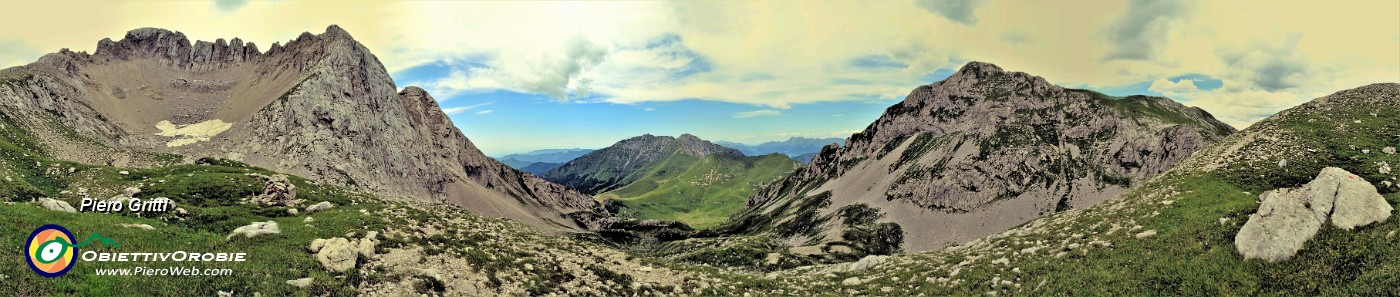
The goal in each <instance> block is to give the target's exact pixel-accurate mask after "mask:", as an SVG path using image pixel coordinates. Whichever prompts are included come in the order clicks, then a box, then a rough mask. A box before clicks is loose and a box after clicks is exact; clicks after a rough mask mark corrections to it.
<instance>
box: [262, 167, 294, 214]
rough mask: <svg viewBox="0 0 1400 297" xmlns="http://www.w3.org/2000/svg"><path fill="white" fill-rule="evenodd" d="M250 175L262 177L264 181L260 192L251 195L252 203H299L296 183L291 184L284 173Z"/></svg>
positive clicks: (273, 204) (286, 204) (275, 204)
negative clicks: (253, 195) (256, 194)
mask: <svg viewBox="0 0 1400 297" xmlns="http://www.w3.org/2000/svg"><path fill="white" fill-rule="evenodd" d="M250 175H251V176H254V177H258V178H262V179H263V180H264V181H266V183H265V184H264V185H263V191H262V193H260V194H258V196H256V197H253V201H252V202H253V203H256V204H258V205H266V206H291V207H295V206H297V204H301V200H297V185H295V184H292V181H291V180H288V179H287V176H286V175H284V174H276V175H272V176H266V175H262V174H256V173H254V174H250Z"/></svg>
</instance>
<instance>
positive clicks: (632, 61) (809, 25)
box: [0, 0, 1400, 155]
mask: <svg viewBox="0 0 1400 297" xmlns="http://www.w3.org/2000/svg"><path fill="white" fill-rule="evenodd" d="M0 11H6V12H9V13H6V16H5V17H4V18H0V67H10V66H17V65H23V64H27V63H30V62H33V61H35V60H37V59H38V58H39V57H40V56H42V55H43V54H45V53H50V52H55V51H58V49H60V48H69V49H72V50H74V51H88V52H92V51H93V50H94V49H95V48H96V44H97V41H98V40H101V39H102V38H112V39H114V40H115V39H120V38H121V37H122V36H123V35H124V34H125V32H126V31H128V30H131V29H135V28H140V27H159V28H166V29H171V30H176V31H181V32H183V33H185V34H186V35H187V36H189V37H190V38H191V39H198V40H214V39H217V38H225V39H230V38H232V37H240V38H242V39H243V40H245V41H253V42H255V43H257V44H259V45H261V48H268V47H267V46H268V45H270V44H272V43H273V42H279V41H280V42H283V43H285V42H286V41H288V40H291V39H294V38H295V37H296V36H297V35H299V34H300V33H301V32H312V33H321V32H323V31H324V30H325V28H326V26H328V25H330V24H338V25H340V26H341V27H342V28H344V29H345V30H347V31H349V32H350V34H351V35H352V36H354V38H355V39H356V40H358V41H360V42H361V43H363V44H364V45H365V46H366V47H368V48H369V49H370V50H371V51H372V52H373V53H375V55H376V56H377V57H378V58H379V60H380V61H381V62H382V63H383V64H384V65H385V67H386V68H387V70H388V71H389V72H390V74H391V76H393V78H394V79H395V82H396V83H397V84H398V86H399V87H400V88H402V87H405V86H409V85H417V86H420V87H423V88H424V89H427V90H428V91H429V93H430V94H431V95H432V96H433V97H434V98H436V99H437V100H438V101H439V102H440V104H441V105H442V106H443V108H444V111H445V112H447V113H448V114H449V115H450V116H451V118H452V119H453V122H454V123H455V124H456V125H457V126H458V127H460V128H461V129H462V130H463V132H464V133H466V135H467V136H468V137H469V138H470V139H471V140H472V141H473V143H475V144H477V146H478V147H480V148H481V149H482V150H483V151H485V152H486V153H487V154H489V155H503V154H508V153H516V152H524V151H529V150H535V149H546V148H574V147H583V148H598V147H604V146H607V145H609V144H611V143H613V142H616V141H618V140H621V139H624V138H628V137H631V136H636V135H641V134H644V133H650V134H655V135H678V134H681V133H691V134H695V135H697V136H700V137H701V138H705V139H710V140H728V141H735V142H742V143H759V142H764V141H773V140H782V139H787V138H789V137H794V136H804V137H845V136H849V135H850V134H851V133H854V132H857V131H859V130H862V129H864V128H865V127H866V126H867V125H869V123H871V122H872V121H874V120H875V119H876V118H877V117H878V116H879V114H880V113H881V112H882V111H883V110H884V108H885V107H888V106H889V105H891V104H894V103H896V102H898V101H900V100H902V99H903V97H904V96H905V95H907V94H908V92H909V91H910V90H912V89H914V88H915V87H917V86H919V85H924V84H929V83H933V82H936V81H938V80H940V79H942V78H944V77H947V76H948V75H949V74H950V73H952V72H953V71H956V70H957V69H958V68H959V67H960V66H961V65H963V64H964V63H967V62H968V61H983V62H989V63H993V64H997V65H999V66H1001V67H1002V68H1003V69H1006V70H1011V71H1022V72H1027V73H1031V74H1034V75H1038V76H1041V77H1044V78H1046V79H1047V80H1048V81H1050V82H1052V83H1055V84H1059V85H1063V86H1067V87H1075V88H1087V89H1093V90H1098V91H1100V92H1104V93H1107V94H1110V95H1132V94H1143V95H1158V96H1167V97H1170V98H1172V99H1175V100H1177V101H1180V102H1182V103H1184V104H1187V105H1191V106H1197V107H1201V108H1204V109H1205V110H1207V111H1209V112H1210V113H1212V114H1213V115H1215V116H1216V117H1217V118H1218V119H1220V120H1221V121H1224V122H1226V123H1228V124H1231V125H1234V126H1235V127H1237V128H1245V127H1247V126H1248V125H1250V124H1251V123H1254V122H1255V121H1258V120H1259V119H1262V118H1265V117H1268V116H1269V115H1272V114H1274V113H1275V112H1277V111H1279V110H1282V109H1285V108H1288V107H1291V106H1294V105H1297V104H1300V103H1302V102H1306V101H1307V100H1311V99H1312V98H1316V97H1320V96H1323V95H1326V94H1330V93H1332V92H1336V91H1339V90H1343V89H1348V88H1354V87H1358V86H1362V85H1366V84H1371V83H1378V82H1396V81H1400V1H1394V0H1381V1H1346V2H1327V1H1176V0H1171V1H1146V0H1126V1H1124V0H1054V1H1009V0H970V1H967V0H964V1H925V0H914V1H684V2H662V1H645V2H627V1H606V2H602V1H595V2H503V1H501V2H474V1H461V2H456V1H424V2H358V1H213V2H200V1H179V2H176V1H144V2H142V1H136V2H121V1H91V2H68V1H35V2H25V1H0ZM24 11H29V12H32V13H15V12H24ZM58 11H61V13H60V12H58Z"/></svg>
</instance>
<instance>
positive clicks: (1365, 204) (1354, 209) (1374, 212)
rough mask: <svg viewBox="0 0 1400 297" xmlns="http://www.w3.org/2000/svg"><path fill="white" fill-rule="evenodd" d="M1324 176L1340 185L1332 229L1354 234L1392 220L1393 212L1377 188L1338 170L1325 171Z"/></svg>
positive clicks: (1328, 169)
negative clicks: (1351, 231) (1334, 227)
mask: <svg viewBox="0 0 1400 297" xmlns="http://www.w3.org/2000/svg"><path fill="white" fill-rule="evenodd" d="M1329 171H1330V173H1329ZM1322 174H1324V175H1326V174H1331V175H1334V176H1336V179H1337V180H1338V181H1339V182H1338V183H1337V192H1336V193H1337V194H1336V195H1337V201H1336V202H1335V203H1333V209H1332V225H1333V226H1337V228H1342V229H1346V230H1351V229H1355V228H1356V227H1361V226H1366V225H1370V224H1371V223H1375V222H1380V221H1384V220H1385V219H1388V218H1390V212H1391V211H1392V210H1394V208H1393V207H1391V206H1390V203H1389V202H1386V201H1385V197H1381V194H1380V193H1378V192H1376V186H1374V185H1371V183H1369V182H1366V180H1364V179H1361V177H1359V176H1356V175H1353V174H1351V173H1350V172H1346V171H1345V170H1341V169H1338V168H1327V169H1323V170H1322Z"/></svg>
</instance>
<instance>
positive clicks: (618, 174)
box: [544, 134, 744, 195]
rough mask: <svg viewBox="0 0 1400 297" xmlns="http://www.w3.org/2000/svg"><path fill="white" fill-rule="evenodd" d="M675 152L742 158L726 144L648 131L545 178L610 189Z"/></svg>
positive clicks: (579, 186)
mask: <svg viewBox="0 0 1400 297" xmlns="http://www.w3.org/2000/svg"><path fill="white" fill-rule="evenodd" d="M674 153H682V154H687V155H690V156H695V157H704V156H709V155H727V156H733V157H743V156H744V154H743V153H741V152H739V150H736V149H732V148H727V147H723V146H720V145H717V144H714V143H711V142H709V141H705V140H703V139H700V138H699V137H695V135H690V134H681V136H680V137H670V136H653V135H651V134H646V135H642V136H637V137H633V138H628V139H624V140H622V141H619V142H617V143H616V144H613V145H612V146H609V147H606V148H603V149H600V150H596V151H593V152H591V153H588V154H587V155H583V156H582V157H578V158H577V159H573V160H571V161H569V162H568V163H564V165H560V166H559V167H557V168H554V169H552V170H550V171H548V172H545V174H544V178H545V179H547V180H549V181H553V182H556V183H559V184H562V185H565V186H568V187H570V188H574V189H578V190H579V191H583V192H584V193H588V194H594V195H596V194H598V193H603V192H607V191H609V190H612V189H616V188H618V187H622V186H625V185H627V184H628V183H631V182H633V181H635V180H636V178H638V176H636V175H633V174H632V173H633V172H636V171H637V170H639V169H642V168H644V167H646V166H647V165H650V164H652V163H654V162H657V161H661V160H664V159H666V157H669V156H671V154H674Z"/></svg>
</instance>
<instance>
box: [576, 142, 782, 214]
mask: <svg viewBox="0 0 1400 297" xmlns="http://www.w3.org/2000/svg"><path fill="white" fill-rule="evenodd" d="M798 165H799V164H798V163H797V162H795V161H792V160H791V159H789V158H787V157H786V156H783V155H779V154H769V155H764V156H758V157H743V158H733V157H727V156H715V155H711V156H707V157H704V158H696V157H694V156H690V155H686V154H682V153H674V154H672V155H671V156H670V157H667V158H666V159H664V160H662V161H661V162H657V163H655V164H653V165H650V166H648V167H647V168H644V169H642V170H638V171H637V172H634V173H633V175H636V176H633V177H629V179H634V180H635V181H634V182H632V183H629V184H627V185H626V186H624V187H622V188H618V189H616V190H613V191H609V192H607V193H604V194H602V195H600V196H601V197H604V198H608V199H617V200H618V201H621V202H622V203H623V204H624V205H625V206H626V207H625V208H624V209H623V210H622V212H621V213H620V215H622V216H627V217H636V218H642V219H659V220H671V221H680V222H683V223H686V224H687V225H690V226H692V227H695V228H708V227H713V226H716V225H719V224H720V223H722V222H724V221H725V220H726V219H728V218H729V216H730V215H732V214H734V213H736V212H738V211H739V210H740V209H742V208H743V207H744V201H745V199H747V198H748V197H749V196H752V195H753V194H754V193H755V192H757V191H758V190H759V189H761V188H762V187H763V186H764V185H767V184H768V183H770V182H772V181H774V180H777V179H778V178H781V177H782V176H784V175H786V174H788V173H789V172H792V170H793V169H795V168H797V166H798Z"/></svg>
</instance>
